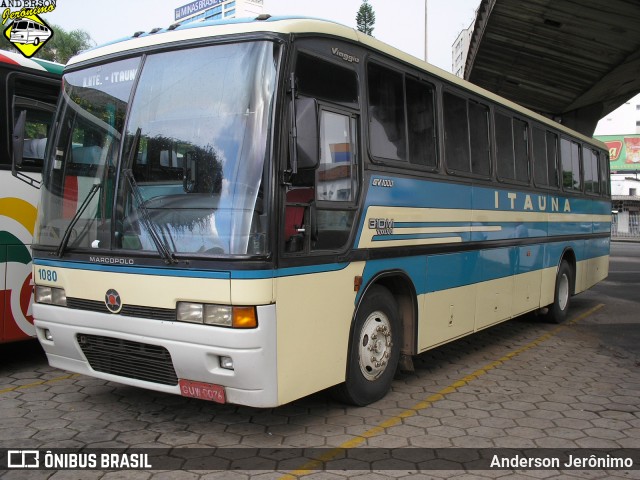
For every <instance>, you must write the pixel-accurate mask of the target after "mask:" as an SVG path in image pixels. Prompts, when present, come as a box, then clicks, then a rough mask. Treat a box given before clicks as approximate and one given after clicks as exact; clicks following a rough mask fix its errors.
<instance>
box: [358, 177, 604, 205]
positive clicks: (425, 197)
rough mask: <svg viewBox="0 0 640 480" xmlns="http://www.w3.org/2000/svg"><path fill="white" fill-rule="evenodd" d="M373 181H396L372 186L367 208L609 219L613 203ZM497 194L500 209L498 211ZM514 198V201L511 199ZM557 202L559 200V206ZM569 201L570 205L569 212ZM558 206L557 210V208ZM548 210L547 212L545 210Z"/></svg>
mask: <svg viewBox="0 0 640 480" xmlns="http://www.w3.org/2000/svg"><path fill="white" fill-rule="evenodd" d="M372 179H386V180H392V182H393V186H392V187H381V186H369V189H368V191H367V198H366V200H365V208H366V207H370V206H388V207H412V208H435V209H443V208H447V209H467V210H471V209H474V210H489V211H509V212H510V211H522V212H527V211H530V212H549V213H559V214H561V215H562V214H565V213H567V214H568V213H573V214H575V213H581V214H596V215H609V214H611V207H610V202H609V201H608V200H604V199H601V198H599V197H594V198H593V199H590V198H572V197H566V196H563V195H562V192H549V193H532V192H527V191H519V190H518V188H517V186H513V187H509V186H505V185H499V186H496V187H495V188H487V187H478V186H472V185H458V184H451V183H446V182H437V181H433V180H421V179H412V178H396V177H390V176H380V175H374V176H373V177H372ZM496 192H497V193H498V206H497V208H496ZM510 196H511V197H513V198H510ZM553 199H557V202H556V201H554V200H553ZM566 201H568V208H569V210H567V211H565V208H567V205H566ZM556 203H557V207H556ZM542 207H544V208H542Z"/></svg>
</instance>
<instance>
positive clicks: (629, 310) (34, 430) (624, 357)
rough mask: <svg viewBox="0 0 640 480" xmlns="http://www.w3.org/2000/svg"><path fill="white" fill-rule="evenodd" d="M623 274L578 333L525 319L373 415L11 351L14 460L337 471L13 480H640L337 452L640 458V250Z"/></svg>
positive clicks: (1, 429)
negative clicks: (278, 457)
mask: <svg viewBox="0 0 640 480" xmlns="http://www.w3.org/2000/svg"><path fill="white" fill-rule="evenodd" d="M611 272H612V273H611V275H610V277H609V279H608V280H607V281H606V282H604V283H602V284H601V285H599V286H598V287H597V288H595V289H593V290H592V291H590V292H587V293H585V294H583V295H580V296H578V297H576V298H574V304H573V309H572V315H571V319H570V321H568V322H567V323H565V324H563V325H561V326H557V325H551V324H547V323H544V322H541V321H540V319H539V318H536V317H535V316H533V315H529V316H524V317H521V318H518V319H516V320H513V321H511V322H508V323H505V324H502V325H499V326H496V327H493V328H491V329H488V330H486V331H483V332H481V333H479V334H476V335H474V336H471V337H468V338H466V339H463V340H460V341H457V342H454V343H452V344H449V345H446V346H444V347H441V348H438V349H436V350H433V351H431V352H427V353H425V354H423V355H421V356H420V357H419V358H418V359H417V360H416V362H415V365H416V371H415V373H412V374H400V375H398V377H397V378H396V380H395V382H394V384H393V390H392V392H391V393H390V394H389V395H388V396H387V397H386V398H384V399H383V400H381V401H379V402H377V403H375V404H373V405H370V406H368V407H363V408H357V407H347V406H344V405H341V404H338V403H336V402H334V401H333V400H332V399H331V398H330V397H329V396H328V395H327V394H326V393H324V392H321V393H318V394H316V395H313V396H310V397H307V398H304V399H301V400H299V401H296V402H293V403H292V404H289V405H286V406H283V407H279V408H275V409H269V410H260V409H252V408H247V407H235V406H230V405H224V406H221V405H217V404H212V403H207V402H203V401H198V400H193V399H186V398H182V397H178V396H173V395H165V394H159V393H155V392H149V391H144V390H139V389H135V388H132V387H127V386H122V385H118V384H115V383H109V382H105V381H102V380H97V379H93V378H89V377H84V376H80V375H73V374H69V373H66V372H63V371H60V370H57V369H53V368H51V367H49V366H48V365H47V364H46V360H44V357H43V355H42V353H41V352H40V350H39V348H38V346H37V345H36V344H31V345H26V344H21V345H18V346H11V347H8V346H5V347H0V361H1V363H0V419H2V420H1V421H0V448H12V449H15V448H37V449H47V448H62V447H69V448H80V447H93V448H104V447H122V448H126V447H141V448H146V447H176V446H184V447H199V448H203V447H243V448H251V447H260V448H275V449H281V448H282V447H309V448H311V447H323V448H325V450H323V451H321V452H320V451H317V452H315V453H317V454H318V455H324V456H325V457H324V459H325V460H328V461H330V462H334V463H330V464H329V465H330V466H333V467H335V468H336V469H334V470H328V471H310V472H305V471H304V469H305V468H308V467H309V466H313V464H312V463H310V462H309V460H310V459H311V460H312V459H313V458H317V457H313V456H307V457H306V459H304V458H298V457H297V456H294V457H293V458H289V459H286V460H284V461H282V462H280V463H278V464H275V463H273V458H272V457H268V458H266V459H265V462H264V468H265V470H252V471H247V470H241V471H233V472H232V471H219V472H212V471H203V470H197V469H196V468H197V465H198V463H197V462H194V463H182V464H180V465H181V466H182V467H184V468H185V470H181V471H122V470H121V471H45V470H42V471H30V472H26V471H8V472H2V471H0V477H1V478H3V479H5V478H6V479H11V480H12V479H24V478H29V479H31V478H32V479H52V480H67V479H69V480H71V479H83V480H84V479H89V480H91V479H104V480H114V479H125V478H126V479H134V480H137V479H141V480H146V479H152V480H164V479H203V480H210V479H214V478H225V479H227V478H230V479H236V478H237V479H243V478H261V479H262V478H264V479H271V478H294V477H295V476H300V477H304V478H309V479H333V478H335V479H342V478H347V477H348V478H362V479H364V478H366V479H367V480H369V479H374V480H375V479H378V478H389V477H393V478H412V479H416V478H458V479H471V478H505V479H506V478H509V479H510V478H593V479H595V478H620V479H622V478H624V479H627V478H640V470H628V471H624V470H608V471H582V470H564V471H562V472H558V471H550V470H545V471H542V470H538V471H533V470H531V471H525V470H516V471H511V470H482V471H470V472H465V471H464V470H428V471H422V472H416V471H415V470H414V469H411V468H408V464H407V463H402V462H399V463H398V468H397V469H394V470H387V469H385V470H379V471H375V472H370V471H368V470H366V471H365V470H348V471H343V470H338V469H337V468H339V467H340V466H341V465H342V464H341V463H340V458H341V452H342V451H341V450H338V449H337V448H335V447H349V448H354V447H360V448H363V447H371V448H377V447H380V448H385V449H391V448H402V447H413V448H416V447H420V448H427V449H432V448H433V449H440V448H452V447H465V448H473V449H478V448H514V449H521V448H522V449H525V448H557V449H567V448H637V449H640V368H638V367H640V341H639V340H640V318H639V317H638V309H639V307H640V295H639V294H638V292H640V289H638V287H640V245H627V244H625V245H618V244H616V246H615V247H614V258H613V259H612V264H611ZM247 451H248V452H254V451H252V450H247ZM276 451H280V452H282V450H276ZM407 451H408V450H407V449H402V450H398V451H396V452H400V454H399V455H400V457H401V456H402V452H405V453H406V452H407ZM237 452H238V450H229V453H230V455H232V456H233V455H236V459H235V463H230V466H231V468H232V469H233V468H242V466H243V465H245V462H248V461H250V460H246V459H243V458H242V456H241V455H240V456H239V458H238V453H237ZM372 452H374V453H375V452H376V451H372ZM423 452H427V451H423ZM409 453H410V452H409ZM251 461H253V460H251ZM231 462H233V459H232V460H231ZM254 465H255V463H254ZM272 465H277V466H275V467H274V466H272ZM387 465H388V464H387ZM636 465H637V464H636ZM276 468H277V470H275V469H276ZM636 468H638V467H636Z"/></svg>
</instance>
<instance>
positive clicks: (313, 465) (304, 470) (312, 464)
mask: <svg viewBox="0 0 640 480" xmlns="http://www.w3.org/2000/svg"><path fill="white" fill-rule="evenodd" d="M602 307H604V304H603V303H601V304H599V305H596V306H595V307H593V308H591V309H589V310H587V311H586V312H584V313H582V314H580V315H578V316H577V317H575V318H573V319H571V320H569V321H567V322H565V323H563V324H562V325H560V326H558V327H556V328H554V329H553V330H551V331H550V332H547V333H545V334H544V335H541V336H539V337H538V338H536V339H535V340H533V341H532V342H530V343H527V344H526V345H524V346H522V347H520V348H518V349H517V350H513V351H511V352H509V353H507V354H506V355H505V356H503V357H501V358H499V359H498V360H495V361H493V362H491V363H489V364H487V365H485V366H484V367H481V368H479V369H478V370H476V371H475V372H473V373H471V374H469V375H467V376H465V377H463V378H461V379H460V380H457V381H456V382H454V383H452V384H451V385H449V386H448V387H445V388H443V389H442V390H440V391H439V392H438V393H434V394H433V395H431V396H430V397H427V398H425V399H424V400H422V401H421V402H419V403H416V404H415V405H414V406H413V407H411V408H408V409H407V410H405V411H403V412H401V413H399V414H398V415H396V416H395V417H391V418H389V419H388V420H385V421H384V422H382V423H380V424H378V425H377V426H375V427H373V428H371V429H369V430H367V431H366V432H364V433H363V434H362V435H359V436H357V437H354V438H352V439H351V440H347V441H346V442H344V443H342V444H341V445H340V446H338V447H336V448H333V449H331V450H329V451H327V453H325V454H324V455H321V456H320V457H318V458H316V459H314V460H311V461H309V462H307V463H306V464H305V465H303V466H302V467H300V468H299V469H298V470H295V471H293V472H291V473H289V474H287V475H284V476H282V477H280V480H293V479H295V478H298V477H299V476H301V475H308V474H310V473H313V471H314V470H318V469H319V468H321V467H322V464H323V463H324V462H328V461H330V460H333V459H334V458H335V457H337V456H338V455H340V454H342V453H343V452H344V450H345V449H348V448H356V447H358V446H360V445H362V444H363V443H364V442H365V441H366V440H367V439H368V438H371V437H375V436H377V435H379V434H381V433H384V431H385V429H387V428H390V427H394V426H396V425H398V424H400V423H402V420H403V419H405V418H409V417H413V416H414V415H417V414H418V413H419V411H420V410H425V409H427V408H429V407H431V406H432V405H433V404H434V403H435V402H437V401H439V400H443V399H444V398H445V396H446V395H448V394H450V393H454V392H455V391H457V390H458V389H459V388H460V387H464V386H465V385H468V384H469V383H470V382H472V381H473V380H476V379H477V378H479V377H481V376H483V375H485V374H486V373H489V372H490V371H491V370H493V369H494V368H497V367H499V366H500V365H502V364H504V363H506V362H508V361H509V360H511V359H512V358H514V357H517V356H518V355H520V354H522V353H524V352H526V351H527V350H531V349H532V348H534V347H537V346H538V345H540V344H541V343H543V342H546V341H547V340H549V339H550V338H552V337H554V336H555V335H557V334H558V333H559V332H561V331H562V330H564V329H566V328H567V327H570V326H571V325H574V324H575V323H578V322H579V321H581V320H584V319H585V318H587V317H589V316H590V315H593V314H594V313H595V312H597V311H598V310H600V309H601V308H602Z"/></svg>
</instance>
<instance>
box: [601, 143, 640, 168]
mask: <svg viewBox="0 0 640 480" xmlns="http://www.w3.org/2000/svg"><path fill="white" fill-rule="evenodd" d="M595 138H596V139H598V140H600V141H601V142H604V143H605V144H606V145H607V147H609V160H610V161H611V171H612V172H613V171H616V170H640V135H597V136H596V137H595Z"/></svg>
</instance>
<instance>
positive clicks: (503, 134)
mask: <svg viewBox="0 0 640 480" xmlns="http://www.w3.org/2000/svg"><path fill="white" fill-rule="evenodd" d="M495 125H496V157H497V159H498V176H499V177H500V178H507V179H513V178H515V168H514V165H513V131H512V129H511V117H508V116H506V115H503V114H501V113H496V115H495Z"/></svg>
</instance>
